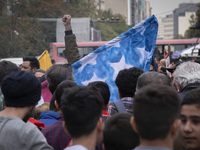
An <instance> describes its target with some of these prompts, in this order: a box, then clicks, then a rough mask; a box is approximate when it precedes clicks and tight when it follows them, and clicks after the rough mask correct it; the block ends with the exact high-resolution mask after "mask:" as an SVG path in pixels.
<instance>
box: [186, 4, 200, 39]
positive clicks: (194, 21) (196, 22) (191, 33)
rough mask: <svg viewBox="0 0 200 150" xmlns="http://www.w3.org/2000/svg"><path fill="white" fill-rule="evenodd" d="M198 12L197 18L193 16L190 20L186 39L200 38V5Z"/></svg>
mask: <svg viewBox="0 0 200 150" xmlns="http://www.w3.org/2000/svg"><path fill="white" fill-rule="evenodd" d="M198 7H199V8H198V10H197V12H196V17H195V16H194V15H191V18H190V20H189V22H190V25H191V26H190V28H189V29H188V30H186V32H185V38H194V37H200V3H199V4H198Z"/></svg>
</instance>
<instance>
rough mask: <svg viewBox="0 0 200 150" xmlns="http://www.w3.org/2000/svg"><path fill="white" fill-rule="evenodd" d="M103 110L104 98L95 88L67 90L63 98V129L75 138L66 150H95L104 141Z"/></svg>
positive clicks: (78, 87) (77, 87) (79, 87)
mask: <svg viewBox="0 0 200 150" xmlns="http://www.w3.org/2000/svg"><path fill="white" fill-rule="evenodd" d="M102 108H103V98H102V96H101V94H100V93H99V91H98V90H97V89H96V88H94V87H92V88H91V87H81V86H76V87H73V88H71V89H69V88H68V89H66V90H65V92H64V93H63V95H62V97H61V110H62V112H63V115H64V123H63V128H64V130H65V132H66V133H67V134H68V135H71V137H72V138H73V144H72V146H70V147H68V148H66V150H72V149H73V150H95V146H96V145H98V144H99V143H100V142H101V139H102V133H103V121H102ZM72 114H73V115H72Z"/></svg>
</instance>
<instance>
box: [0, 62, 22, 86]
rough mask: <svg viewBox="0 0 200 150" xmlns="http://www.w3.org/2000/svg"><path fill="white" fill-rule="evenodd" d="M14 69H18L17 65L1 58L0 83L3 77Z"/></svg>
mask: <svg viewBox="0 0 200 150" xmlns="http://www.w3.org/2000/svg"><path fill="white" fill-rule="evenodd" d="M14 71H19V67H17V65H16V64H14V63H12V62H11V61H6V60H3V61H1V62H0V85H1V81H2V80H3V78H4V77H5V76H7V75H9V74H10V73H12V72H14Z"/></svg>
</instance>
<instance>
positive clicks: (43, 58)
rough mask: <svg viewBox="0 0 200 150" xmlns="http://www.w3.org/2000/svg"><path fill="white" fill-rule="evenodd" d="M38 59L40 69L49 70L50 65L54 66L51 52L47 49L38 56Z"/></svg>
mask: <svg viewBox="0 0 200 150" xmlns="http://www.w3.org/2000/svg"><path fill="white" fill-rule="evenodd" d="M38 61H39V62H40V69H42V70H45V71H46V70H47V69H48V68H49V67H51V66H52V63H51V58H50V56H49V52H48V51H47V50H45V51H44V52H43V53H42V54H41V55H40V57H38Z"/></svg>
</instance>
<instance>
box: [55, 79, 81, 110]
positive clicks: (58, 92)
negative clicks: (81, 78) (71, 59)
mask: <svg viewBox="0 0 200 150" xmlns="http://www.w3.org/2000/svg"><path fill="white" fill-rule="evenodd" d="M74 86H77V84H76V83H75V82H74V81H70V80H64V81H62V82H61V83H60V84H59V85H58V86H57V88H56V91H55V97H56V101H57V103H58V105H59V107H60V101H61V96H62V94H63V92H64V89H66V88H72V87H74Z"/></svg>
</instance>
